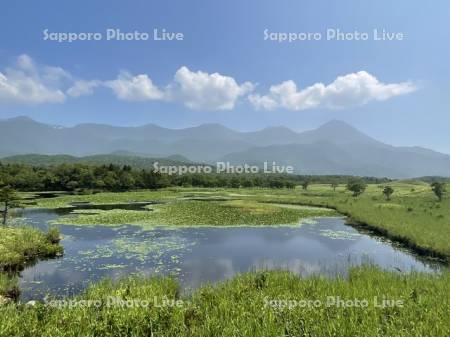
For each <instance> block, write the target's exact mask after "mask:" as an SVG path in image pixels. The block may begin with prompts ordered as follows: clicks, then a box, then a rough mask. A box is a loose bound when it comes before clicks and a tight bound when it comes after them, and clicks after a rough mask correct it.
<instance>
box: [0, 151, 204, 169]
mask: <svg viewBox="0 0 450 337" xmlns="http://www.w3.org/2000/svg"><path fill="white" fill-rule="evenodd" d="M0 162H1V163H5V164H13V163H14V164H26V165H33V166H56V165H61V164H64V163H68V164H75V163H79V164H88V165H109V164H114V165H120V166H124V165H130V166H132V167H135V168H139V169H151V168H152V167H153V163H155V162H158V163H159V165H164V166H181V165H186V166H189V165H194V163H192V162H191V161H189V160H184V157H182V156H171V157H168V158H146V157H138V156H134V155H117V154H109V155H92V156H85V157H74V156H69V155H40V154H26V155H16V156H10V157H5V158H0ZM195 165H197V164H195Z"/></svg>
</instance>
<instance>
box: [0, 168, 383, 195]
mask: <svg viewBox="0 0 450 337" xmlns="http://www.w3.org/2000/svg"><path fill="white" fill-rule="evenodd" d="M348 179H349V177H348V176H336V175H330V176H304V175H288V174H285V175H283V174H223V173H222V174H214V173H212V174H204V173H203V174H184V175H167V174H161V173H159V172H155V171H154V170H152V169H149V170H144V169H136V168H133V167H131V166H130V165H113V164H109V165H87V164H78V163H76V164H61V165H55V166H50V167H48V166H47V167H46V166H30V165H26V164H2V163H1V162H0V187H1V186H10V187H12V188H14V189H16V190H19V191H77V190H99V191H127V190H133V189H159V188H164V187H170V186H185V187H227V188H239V187H264V188H294V187H295V186H296V185H308V184H310V183H311V184H313V183H314V184H317V183H324V184H334V185H337V184H345V183H347V181H348ZM361 180H362V181H364V182H365V183H383V182H388V181H389V180H388V179H378V178H371V177H367V178H361Z"/></svg>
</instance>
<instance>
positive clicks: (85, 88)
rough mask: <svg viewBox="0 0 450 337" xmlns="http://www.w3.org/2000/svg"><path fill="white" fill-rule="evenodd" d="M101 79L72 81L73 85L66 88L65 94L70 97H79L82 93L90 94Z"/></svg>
mask: <svg viewBox="0 0 450 337" xmlns="http://www.w3.org/2000/svg"><path fill="white" fill-rule="evenodd" d="M100 84H101V81H97V80H92V81H85V80H78V81H75V82H74V83H73V85H72V86H71V87H70V88H69V89H67V94H68V95H69V96H71V97H80V96H83V95H92V94H93V93H94V88H96V87H98V86H99V85H100Z"/></svg>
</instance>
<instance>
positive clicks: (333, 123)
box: [317, 119, 359, 132]
mask: <svg viewBox="0 0 450 337" xmlns="http://www.w3.org/2000/svg"><path fill="white" fill-rule="evenodd" d="M317 130H343V131H350V130H351V131H356V132H359V131H358V129H356V128H355V127H354V126H352V125H350V124H348V123H346V122H344V121H341V120H338V119H332V120H330V121H329V122H326V123H325V124H322V125H321V126H320V127H319V128H318V129H317Z"/></svg>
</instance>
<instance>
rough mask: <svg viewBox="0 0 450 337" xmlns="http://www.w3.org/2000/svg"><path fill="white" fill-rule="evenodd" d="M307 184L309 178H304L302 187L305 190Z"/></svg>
mask: <svg viewBox="0 0 450 337" xmlns="http://www.w3.org/2000/svg"><path fill="white" fill-rule="evenodd" d="M308 186H309V180H307V179H305V180H303V182H302V188H303V189H304V190H305V191H306V190H307V189H308Z"/></svg>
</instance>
